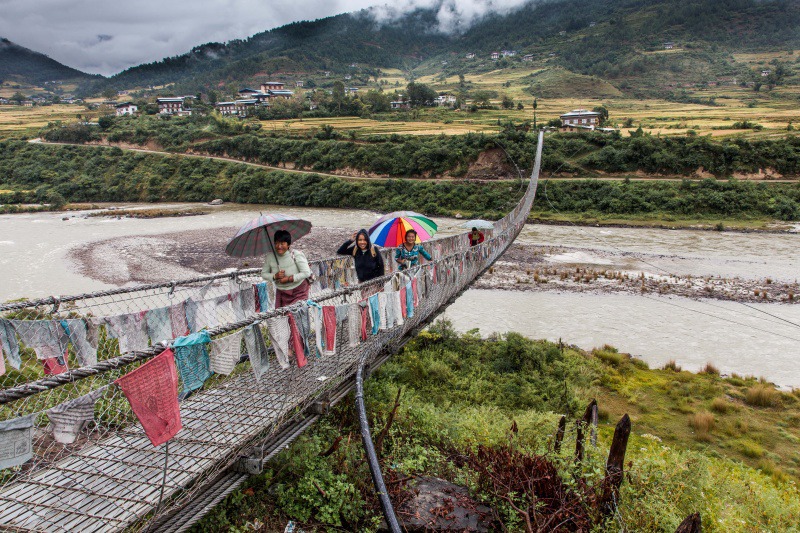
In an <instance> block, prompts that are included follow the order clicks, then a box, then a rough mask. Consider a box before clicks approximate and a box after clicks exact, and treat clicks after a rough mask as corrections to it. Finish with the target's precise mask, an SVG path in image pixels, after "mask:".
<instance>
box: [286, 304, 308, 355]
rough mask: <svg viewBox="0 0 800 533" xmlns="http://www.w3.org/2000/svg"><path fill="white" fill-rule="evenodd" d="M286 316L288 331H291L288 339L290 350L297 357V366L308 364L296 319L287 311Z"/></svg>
mask: <svg viewBox="0 0 800 533" xmlns="http://www.w3.org/2000/svg"><path fill="white" fill-rule="evenodd" d="M287 318H288V319H289V331H290V333H291V334H290V338H289V340H290V342H291V344H292V351H293V352H294V356H295V358H297V366H298V367H299V368H303V367H304V366H306V365H307V364H308V361H307V360H306V347H305V344H304V342H303V335H302V333H300V328H299V327H298V324H297V319H295V317H294V315H293V314H292V313H289V315H288V316H287Z"/></svg>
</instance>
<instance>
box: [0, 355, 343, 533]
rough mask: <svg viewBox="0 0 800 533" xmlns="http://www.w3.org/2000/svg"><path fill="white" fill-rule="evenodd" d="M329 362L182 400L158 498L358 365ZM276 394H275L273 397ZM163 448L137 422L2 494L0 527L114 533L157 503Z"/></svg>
mask: <svg viewBox="0 0 800 533" xmlns="http://www.w3.org/2000/svg"><path fill="white" fill-rule="evenodd" d="M356 357H357V355H356V354H349V357H347V358H345V357H341V359H338V358H336V357H329V358H325V359H322V360H314V361H312V362H311V364H309V365H308V366H307V367H305V368H303V369H296V368H295V369H291V370H281V369H277V368H271V369H270V374H269V377H268V378H266V379H267V381H266V382H264V383H261V384H259V383H257V382H256V380H255V378H254V376H253V374H252V373H251V372H249V371H248V372H245V373H243V374H241V375H239V376H236V377H234V378H232V379H230V380H229V381H227V382H225V383H223V384H221V385H220V386H219V387H218V388H215V389H210V390H207V391H202V392H200V393H198V394H195V395H194V396H192V397H190V398H189V399H187V400H184V401H183V402H182V403H181V421H182V423H183V429H182V430H181V431H180V432H179V433H178V434H177V435H176V436H175V438H173V439H172V440H171V441H170V443H169V460H168V466H167V472H166V483H165V484H164V498H165V499H168V498H170V497H171V496H173V495H176V494H177V493H179V492H180V491H181V490H183V489H184V488H186V487H188V486H190V485H191V484H193V483H194V482H195V481H197V480H198V479H199V478H200V477H201V476H203V475H204V474H206V473H208V472H211V471H214V470H215V469H217V468H219V465H220V464H221V463H223V462H225V461H229V460H231V459H232V458H233V457H235V455H234V454H235V452H236V450H237V449H239V448H240V447H242V446H244V445H246V444H247V443H248V442H249V441H250V440H251V439H253V438H254V437H256V436H258V435H259V434H262V433H263V431H264V430H265V429H268V428H270V427H272V425H273V424H275V423H276V422H277V421H278V420H280V419H281V418H282V417H283V416H284V415H286V414H287V413H289V412H290V411H291V410H292V409H294V408H295V407H296V406H298V405H300V404H302V403H303V402H304V401H306V400H307V399H308V398H309V397H312V396H313V395H314V394H315V393H316V391H317V390H319V389H320V387H321V385H323V384H324V382H325V380H320V379H319V378H320V377H321V376H333V375H336V374H337V373H338V372H339V371H341V370H342V369H344V368H346V367H348V366H349V365H350V364H352V363H353V362H354V361H355V360H356ZM276 391H281V392H280V393H279V392H276ZM164 448H165V446H164V445H162V446H159V447H158V448H154V447H153V446H152V445H151V444H150V441H149V440H148V439H147V437H146V436H145V435H144V432H143V430H142V428H141V426H139V425H138V424H137V425H135V426H131V427H128V428H125V429H124V430H121V431H119V432H117V433H116V434H115V435H113V436H111V437H108V438H106V439H104V440H102V441H100V442H98V443H96V444H93V445H90V446H87V447H86V448H84V449H82V450H80V451H78V452H76V453H75V454H72V455H70V456H69V457H67V458H65V459H63V460H61V461H59V462H58V463H56V464H54V465H52V466H50V467H48V468H44V469H42V470H39V471H38V472H36V473H34V474H32V475H30V476H29V477H27V478H24V479H22V480H20V481H17V482H14V483H11V484H9V485H7V486H5V487H4V488H3V489H2V490H0V529H11V530H17V531H46V532H68V531H69V532H72V531H82V532H84V531H89V532H101V531H102V532H106V531H120V530H122V529H124V528H126V527H128V526H130V525H132V524H134V523H136V522H137V521H138V520H139V519H141V518H142V517H143V516H145V515H147V514H148V513H149V512H151V511H152V510H153V509H155V507H156V506H157V504H158V500H159V496H160V493H161V486H162V480H163V479H164Z"/></svg>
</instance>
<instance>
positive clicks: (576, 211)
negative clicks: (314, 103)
mask: <svg viewBox="0 0 800 533" xmlns="http://www.w3.org/2000/svg"><path fill="white" fill-rule="evenodd" d="M239 124H241V123H239ZM67 131H71V127H68V128H56V129H54V130H51V132H50V134H52V136H53V137H52V139H53V140H59V139H60V140H69V141H71V142H78V141H80V140H81V139H80V138H75V137H69V138H68V139H65V138H63V137H62V136H63V135H65V133H64V132H67ZM159 131H161V130H159ZM170 132H172V130H171V129H170V128H166V129H164V130H163V131H161V134H163V135H164V136H165V137H166V138H171V139H178V136H177V134H175V135H172V134H171V133H170ZM112 133H113V131H112ZM168 133H169V134H168ZM50 134H48V135H50ZM70 135H71V134H70ZM152 135H153V132H149V133H148V132H145V133H143V134H142V137H141V138H133V139H130V140H132V141H134V142H137V143H139V142H146V141H147V139H152V138H153V137H152ZM187 135H188V133H187ZM83 140H84V141H88V140H91V137H89V138H85V139H83ZM176 142H177V141H176ZM497 143H500V144H501V145H504V146H505V149H506V151H507V152H508V153H509V155H511V157H512V158H513V159H514V160H515V161H516V162H517V163H518V164H519V165H520V166H522V167H523V168H524V167H525V166H526V165H529V164H530V163H531V160H530V159H531V154H532V153H533V136H532V135H530V134H526V133H524V132H517V131H510V130H509V131H506V132H505V133H503V134H501V135H498V136H496V137H493V136H488V135H465V136H453V137H445V136H441V137H434V138H427V139H419V138H414V137H408V138H403V137H399V136H397V138H395V137H390V138H387V139H382V140H374V142H367V143H356V142H353V141H347V140H342V139H335V138H334V139H318V138H312V139H296V138H289V137H280V136H276V137H272V136H257V135H253V134H249V133H243V134H242V135H235V136H231V137H221V138H218V139H216V140H207V141H204V142H202V143H200V144H193V145H192V146H193V150H195V151H196V150H200V149H201V148H202V150H203V151H206V152H208V153H215V154H225V155H227V156H231V155H233V156H235V157H239V158H241V159H245V160H255V161H257V162H261V163H266V164H286V163H287V162H291V163H292V164H293V165H294V166H296V167H304V168H305V167H310V170H311V172H309V173H287V172H283V171H277V170H270V169H266V168H258V167H257V166H252V165H249V166H248V165H242V164H237V163H235V162H227V161H219V160H212V159H204V158H183V157H170V156H164V155H159V154H141V153H131V152H129V151H124V150H121V149H119V148H116V147H112V148H97V147H70V146H42V145H36V144H31V143H26V142H23V141H19V140H7V141H2V142H0V189H2V190H5V191H11V192H6V193H2V194H0V203H2V204H4V206H3V208H2V209H3V210H4V211H5V212H14V211H15V210H17V209H18V208H17V204H24V203H48V204H55V205H56V206H59V205H63V204H64V203H65V202H96V201H140V202H161V201H186V202H204V201H209V200H211V199H213V198H222V199H223V200H226V201H235V202H241V203H262V204H278V205H295V206H307V207H339V208H369V209H375V210H380V211H393V210H401V209H415V210H418V211H423V212H425V213H426V214H429V215H454V214H456V213H461V214H462V215H464V216H466V217H483V218H496V217H499V216H502V214H503V213H505V212H506V211H507V209H508V208H509V207H510V206H511V205H513V203H514V202H515V201H516V199H517V197H518V196H519V194H520V193H521V188H520V187H519V186H518V184H517V183H516V182H514V181H510V180H494V181H489V182H485V183H477V182H475V181H474V180H428V181H422V180H413V179H403V178H405V177H408V176H417V175H419V174H423V175H428V176H430V175H440V174H442V173H445V172H448V173H449V174H451V175H452V174H456V175H459V174H464V173H466V172H467V171H468V170H469V168H470V165H471V164H472V162H474V161H475V159H477V158H478V156H479V155H480V154H481V153H484V152H486V150H487V149H490V150H491V149H496V147H497ZM179 145H180V143H179ZM181 146H182V145H181ZM546 146H547V147H548V148H547V150H546V152H545V155H544V158H543V160H544V161H543V165H544V168H545V177H546V176H547V174H546V173H547V172H548V171H549V172H550V174H551V175H552V173H553V172H554V171H557V172H558V173H560V174H564V173H569V172H572V173H574V175H576V176H586V175H589V176H592V175H598V173H599V172H600V171H599V170H596V171H592V172H588V171H586V170H585V169H586V167H590V168H598V167H601V168H617V169H618V170H620V169H623V168H627V169H638V168H644V169H646V170H647V171H653V172H655V171H658V169H661V171H664V172H666V171H667V170H670V171H681V172H685V173H687V174H688V173H689V170H690V169H692V168H694V169H696V168H698V167H699V166H703V165H706V166H707V170H709V171H715V172H719V173H720V175H730V173H731V172H733V171H741V172H746V171H750V172H757V171H758V170H760V169H764V168H772V169H775V171H779V172H782V173H785V174H791V175H794V173H795V172H796V169H797V168H799V167H798V165H800V139H797V138H795V137H789V138H786V139H782V140H777V141H757V142H751V141H744V140H739V141H736V142H731V143H713V142H711V141H709V140H707V139H694V138H684V139H658V138H653V137H638V138H630V139H620V138H614V137H610V136H602V135H599V134H597V135H578V134H567V135H552V136H550V137H548V142H547V143H546ZM171 148H173V149H178V145H176V146H171ZM185 149H186V147H185V146H184V147H183V148H181V150H185ZM587 152H588V153H587ZM580 153H584V155H583V156H582V157H580V156H579V155H576V154H580ZM570 156H571V159H570ZM309 157H310V158H311V159H307V158H309ZM601 162H602V163H601ZM706 166H704V167H703V168H706ZM342 168H361V169H362V170H363V171H369V172H373V171H381V172H385V173H386V175H388V176H390V177H391V178H394V177H397V179H383V180H380V179H376V180H348V179H346V178H345V177H344V176H343V177H341V178H340V177H333V176H320V175H316V174H314V173H313V171H322V170H336V169H342ZM581 169H583V170H581ZM545 192H546V198H545V201H544V202H539V203H538V204H537V209H536V210H535V211H534V213H533V215H532V216H533V218H534V219H537V218H538V219H550V220H553V219H555V220H558V219H563V218H566V219H568V220H577V221H581V219H586V217H588V218H589V220H590V221H592V222H594V221H595V220H602V219H614V220H615V221H619V220H623V221H624V220H625V219H631V218H637V217H638V218H646V219H650V220H653V221H656V222H659V221H661V222H666V223H672V222H674V221H680V220H686V219H692V220H693V221H694V220H698V219H699V220H705V221H706V222H710V223H711V224H712V225H713V224H718V225H736V224H735V222H736V221H743V220H744V221H747V220H751V221H761V222H766V221H770V220H774V219H779V220H784V221H791V220H797V219H798V218H800V183H768V182H764V181H760V182H758V183H755V182H751V181H739V180H734V179H730V180H715V179H704V180H688V179H684V180H682V181H659V180H655V181H652V182H651V181H635V180H622V181H600V180H580V179H576V180H561V181H552V182H548V183H547V185H546V189H545ZM731 222H734V224H730V223H731Z"/></svg>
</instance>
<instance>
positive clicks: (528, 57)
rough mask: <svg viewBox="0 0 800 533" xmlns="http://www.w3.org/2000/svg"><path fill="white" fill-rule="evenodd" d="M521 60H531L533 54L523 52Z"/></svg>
mask: <svg viewBox="0 0 800 533" xmlns="http://www.w3.org/2000/svg"><path fill="white" fill-rule="evenodd" d="M522 60H523V61H525V62H530V61H533V54H525V55H524V56H522Z"/></svg>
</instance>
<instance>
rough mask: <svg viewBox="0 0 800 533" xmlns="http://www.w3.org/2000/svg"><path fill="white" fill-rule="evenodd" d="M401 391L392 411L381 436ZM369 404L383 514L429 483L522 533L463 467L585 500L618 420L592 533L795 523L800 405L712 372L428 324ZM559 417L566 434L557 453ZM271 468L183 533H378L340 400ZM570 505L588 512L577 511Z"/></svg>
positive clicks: (799, 507)
mask: <svg viewBox="0 0 800 533" xmlns="http://www.w3.org/2000/svg"><path fill="white" fill-rule="evenodd" d="M398 391H400V393H399V410H397V412H396V413H395V415H396V416H394V421H393V423H392V424H387V420H388V419H389V417H390V416H392V410H393V404H394V402H395V399H396V397H398ZM366 397H367V399H368V412H369V414H370V416H371V418H372V422H371V427H372V429H373V433H374V438H375V441H376V443H377V444H376V446H377V447H378V449H379V453H380V456H381V462H382V470H383V472H384V476H385V477H386V478H387V480H388V483H389V490H390V492H391V493H392V497H393V498H394V500H395V502H398V501H401V500H402V499H403V497H404V492H403V489H402V487H403V486H404V484H405V482H406V481H408V480H409V479H411V478H414V477H415V476H422V475H426V476H430V475H433V476H438V477H441V478H444V479H447V480H450V481H452V482H455V483H457V484H461V485H464V486H467V487H468V488H469V489H470V491H471V493H472V494H473V496H474V497H476V498H477V499H478V500H481V501H483V502H485V503H487V504H489V505H491V506H492V507H493V508H494V510H495V520H496V527H497V528H498V529H501V528H503V527H505V528H506V530H509V531H520V530H523V529H524V523H523V520H522V517H521V516H520V514H519V513H517V512H516V511H515V510H514V508H513V507H512V505H510V503H509V502H508V501H506V500H503V498H502V497H500V496H499V495H498V493H497V492H495V491H493V490H492V489H491V486H487V485H485V484H482V483H480V482H479V481H480V476H479V475H478V472H477V471H476V469H475V468H472V467H471V466H470V464H472V463H470V458H472V457H475V456H476V454H479V453H480V454H483V455H482V456H484V457H485V456H486V454H491V453H493V451H496V452H498V453H501V452H502V451H503V450H508V449H509V447H510V448H511V449H513V450H514V452H515V454H517V456H519V457H528V458H538V459H537V461H538V462H537V463H536V464H549V465H552V466H553V467H554V468H555V470H556V471H557V479H553V482H554V483H559V484H560V485H559V486H563V487H564V488H565V489H566V491H567V493H569V494H572V495H581V494H583V495H585V494H586V491H585V489H586V487H585V486H582V485H581V484H580V483H576V479H578V478H582V479H584V480H585V481H586V484H587V485H588V487H589V488H590V489H591V488H592V487H593V486H596V484H597V483H599V482H600V481H601V480H602V477H603V475H604V465H605V463H604V461H605V457H606V455H607V453H608V446H609V443H610V440H611V434H612V432H613V425H614V423H616V421H617V420H618V419H619V418H620V417H621V416H622V415H623V414H624V413H629V414H630V416H631V419H632V427H633V430H632V433H631V436H630V441H629V444H628V452H627V455H626V458H625V459H626V463H625V478H624V481H623V483H622V487H621V492H620V496H619V506H618V509H617V511H618V512H617V513H616V515H615V516H614V517H613V518H611V519H609V520H608V522H606V523H605V524H604V525H600V526H598V529H600V530H619V529H624V530H628V531H674V530H675V528H676V527H677V526H678V524H679V523H680V522H681V521H682V520H683V519H684V518H685V517H686V516H688V515H689V514H691V513H694V512H699V513H700V514H701V516H702V521H703V528H704V530H705V531H753V530H771V531H789V530H794V529H793V528H796V527H797V524H798V523H800V493H798V490H797V487H796V481H797V479H798V476H800V454H799V453H798V446H797V444H798V443H799V442H800V395H798V393H797V392H796V391H795V392H793V393H784V392H780V391H777V390H776V389H775V388H774V387H772V386H770V385H768V384H766V383H762V382H760V381H759V380H756V379H755V378H750V377H748V378H742V377H739V376H731V377H721V376H720V375H719V374H718V372H716V370H715V369H714V368H713V367H712V366H711V365H709V366H707V367H706V369H705V370H704V372H702V373H699V374H691V373H689V372H682V371H681V370H680V368H678V367H677V366H676V365H674V364H671V365H667V367H665V368H664V369H648V368H647V365H646V364H645V363H643V362H642V361H639V360H636V359H632V358H631V357H629V356H627V355H625V354H620V353H618V352H617V351H616V350H614V349H613V348H611V347H608V346H606V347H603V348H600V349H595V350H593V351H592V352H585V351H582V350H579V349H577V348H575V347H566V346H563V345H558V344H554V343H551V342H546V341H533V340H529V339H525V338H523V337H522V336H520V335H518V334H513V333H510V334H507V335H504V336H494V337H490V338H489V339H481V338H480V337H479V336H478V335H477V330H474V331H473V332H471V333H468V334H465V335H462V336H458V335H457V334H455V333H454V331H453V329H452V327H451V326H450V324H449V323H447V322H444V321H440V322H438V323H436V324H434V325H433V326H432V327H431V328H430V330H429V331H427V332H423V333H422V334H420V335H419V336H418V337H417V338H416V339H414V340H413V341H411V342H410V343H409V344H408V345H407V346H406V348H405V349H404V350H403V351H402V352H401V353H400V354H399V355H398V356H396V357H394V358H393V359H392V360H390V361H389V362H387V363H386V364H384V366H383V367H381V368H380V369H379V371H378V372H377V373H376V374H375V375H374V376H373V377H372V378H371V379H370V380H368V381H367V382H366ZM591 398H596V399H597V401H598V404H599V406H600V420H601V424H600V426H599V441H598V443H599V444H598V447H597V448H593V447H591V446H590V445H589V444H588V443H587V446H588V448H587V455H586V458H585V460H584V461H583V463H582V464H581V465H580V466H576V465H575V463H574V461H573V458H572V449H571V448H572V446H574V443H575V426H574V424H573V423H572V421H574V420H576V419H577V418H579V417H580V413H581V412H582V410H583V406H585V405H586V403H587V402H588V401H589V399H591ZM562 414H564V415H566V417H567V419H568V420H569V421H570V423H568V424H567V436H566V437H565V440H564V446H563V447H562V450H561V451H560V452H555V451H554V449H553V448H554V446H553V444H554V443H553V437H554V434H555V430H556V427H557V425H558V419H559V418H560V416H561V415H562ZM512 427H513V428H514V430H513V431H512V430H510V428H512ZM387 428H388V429H387ZM479 450H482V451H479ZM269 466H270V469H269V470H267V471H265V472H264V473H263V474H261V475H259V476H255V477H253V478H251V479H250V480H248V481H247V482H246V484H245V486H244V487H243V488H242V489H240V490H237V491H236V492H234V493H233V494H232V495H231V496H229V497H228V498H227V499H226V500H224V501H223V502H222V503H221V504H220V505H219V506H217V508H216V509H214V510H213V511H212V512H211V513H210V514H209V515H208V516H207V517H205V518H204V519H203V520H202V521H201V522H200V523H199V524H198V525H196V526H195V527H194V531H196V532H200V531H220V530H223V529H224V530H228V531H251V530H253V529H258V528H264V529H265V530H277V529H282V528H283V526H284V525H285V524H286V521H287V520H289V519H291V520H296V521H299V522H301V523H302V526H303V528H304V529H307V530H323V531H324V530H328V531H330V530H358V531H374V530H376V529H377V527H378V525H379V523H380V514H379V507H378V502H377V499H376V498H375V495H374V492H373V488H372V486H371V483H370V481H369V480H370V476H369V472H368V470H367V466H366V464H365V461H364V460H363V450H362V445H361V441H360V438H359V432H358V421H357V416H356V415H355V412H354V409H353V408H352V398H350V399H348V400H346V401H344V402H343V403H342V404H340V405H338V406H337V407H336V408H334V409H333V410H332V412H331V414H329V415H328V416H326V417H325V418H323V419H322V420H321V421H320V422H318V423H317V424H316V425H315V426H314V427H313V428H312V429H311V430H310V431H309V432H308V433H306V434H305V435H303V436H301V437H300V438H299V439H298V440H297V441H296V442H295V443H294V444H293V445H292V446H291V447H290V448H289V449H287V450H286V451H284V452H282V453H281V454H280V455H279V456H278V457H277V458H276V459H275V460H273V462H271V463H270V465H269ZM528 496H530V495H528ZM525 499H526V495H524V494H522V493H519V494H515V495H513V500H512V502H513V503H514V504H515V505H517V507H523V506H524V505H527V504H529V503H530V501H525ZM580 501H583V502H584V503H583V504H582V505H584V507H586V508H585V509H583V511H588V506H589V501H588V500H585V499H584V500H580ZM540 512H541V513H545V512H546V510H544V509H543V508H540ZM500 523H502V525H501V524H500Z"/></svg>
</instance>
